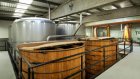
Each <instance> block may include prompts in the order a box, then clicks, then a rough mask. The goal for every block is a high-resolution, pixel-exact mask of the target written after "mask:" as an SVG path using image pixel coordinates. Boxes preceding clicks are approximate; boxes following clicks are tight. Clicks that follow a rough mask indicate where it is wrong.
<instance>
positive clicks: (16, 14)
mask: <svg viewBox="0 0 140 79" xmlns="http://www.w3.org/2000/svg"><path fill="white" fill-rule="evenodd" d="M13 16H14V17H21V16H23V14H22V13H14V14H13Z"/></svg>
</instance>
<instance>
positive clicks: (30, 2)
mask: <svg viewBox="0 0 140 79" xmlns="http://www.w3.org/2000/svg"><path fill="white" fill-rule="evenodd" d="M19 2H20V3H26V4H32V2H33V0H19Z"/></svg>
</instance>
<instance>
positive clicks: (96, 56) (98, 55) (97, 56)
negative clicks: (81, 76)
mask: <svg viewBox="0 0 140 79" xmlns="http://www.w3.org/2000/svg"><path fill="white" fill-rule="evenodd" d="M82 40H85V48H86V50H93V49H95V48H99V47H101V46H104V45H110V44H113V43H117V39H115V38H89V39H82ZM116 46H117V44H114V45H111V46H109V47H105V57H108V56H111V57H109V58H108V59H106V60H105V62H104V61H102V62H100V63H98V64H96V65H95V66H93V67H90V68H89V69H87V70H86V76H88V77H89V76H90V75H97V74H99V73H100V72H102V71H103V70H104V67H105V68H108V67H109V66H111V65H113V64H114V63H115V62H116V57H117V56H116V49H117V48H116ZM85 58H86V67H87V66H90V65H91V64H93V63H96V62H98V61H101V60H103V59H104V56H103V48H102V49H99V50H96V51H93V52H90V53H89V54H87V55H86V57H85Z"/></svg>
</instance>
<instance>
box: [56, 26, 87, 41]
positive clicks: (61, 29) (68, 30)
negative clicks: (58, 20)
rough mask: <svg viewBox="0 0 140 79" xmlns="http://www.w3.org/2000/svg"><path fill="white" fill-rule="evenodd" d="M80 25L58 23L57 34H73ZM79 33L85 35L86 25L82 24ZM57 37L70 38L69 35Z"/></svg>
mask: <svg viewBox="0 0 140 79" xmlns="http://www.w3.org/2000/svg"><path fill="white" fill-rule="evenodd" d="M77 28H78V25H77V24H58V25H57V30H56V35H73V34H74V33H75V31H76V30H77ZM77 35H85V27H84V26H82V27H81V28H80V29H79V30H78V32H77ZM57 39H70V38H69V37H62V38H57Z"/></svg>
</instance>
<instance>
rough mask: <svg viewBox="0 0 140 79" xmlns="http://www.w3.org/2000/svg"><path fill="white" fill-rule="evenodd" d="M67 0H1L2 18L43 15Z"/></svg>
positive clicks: (10, 18)
mask: <svg viewBox="0 0 140 79" xmlns="http://www.w3.org/2000/svg"><path fill="white" fill-rule="evenodd" d="M65 1H66V0H0V19H6V20H14V19H16V18H21V17H42V16H43V15H44V14H47V13H48V9H49V6H50V9H51V10H53V9H55V8H57V7H58V6H59V5H61V4H62V3H63V2H65Z"/></svg>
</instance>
